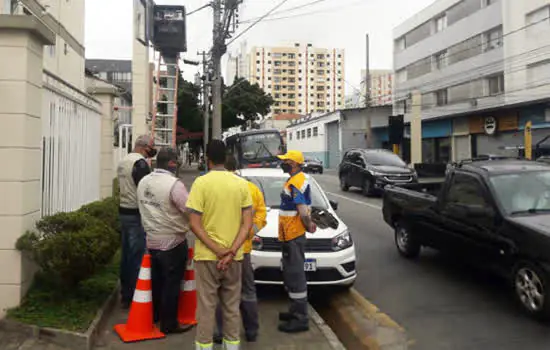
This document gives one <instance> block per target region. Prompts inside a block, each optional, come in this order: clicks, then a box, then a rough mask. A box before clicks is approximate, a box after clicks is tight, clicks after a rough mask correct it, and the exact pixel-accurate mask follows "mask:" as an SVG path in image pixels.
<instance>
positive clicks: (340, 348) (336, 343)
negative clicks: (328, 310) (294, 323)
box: [309, 305, 346, 350]
mask: <svg viewBox="0 0 550 350" xmlns="http://www.w3.org/2000/svg"><path fill="white" fill-rule="evenodd" d="M309 314H310V316H311V320H312V321H313V323H315V325H316V326H317V327H319V329H320V330H321V333H323V335H324V336H325V338H326V339H327V341H328V342H329V344H330V347H331V348H332V349H333V350H346V348H345V347H344V345H343V344H342V343H341V342H340V340H339V339H338V337H337V336H336V334H334V332H333V331H332V329H331V328H330V327H329V326H328V325H327V324H326V323H325V320H323V318H322V317H321V316H320V315H319V314H318V313H317V311H315V309H314V308H313V307H312V306H311V305H309Z"/></svg>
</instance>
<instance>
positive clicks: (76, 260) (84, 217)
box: [17, 211, 119, 288]
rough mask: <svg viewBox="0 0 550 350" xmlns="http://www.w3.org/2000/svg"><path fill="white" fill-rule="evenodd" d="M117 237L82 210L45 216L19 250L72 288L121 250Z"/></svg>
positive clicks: (50, 276) (58, 282)
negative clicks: (26, 253)
mask: <svg viewBox="0 0 550 350" xmlns="http://www.w3.org/2000/svg"><path fill="white" fill-rule="evenodd" d="M117 243H118V234H117V232H116V231H115V230H114V229H113V228H111V227H110V226H109V225H107V224H106V223H104V222H102V221H101V220H98V219H96V218H94V217H93V216H91V215H88V214H86V213H85V212H82V211H77V212H72V213H58V214H55V215H51V216H47V217H44V218H43V219H42V220H40V221H39V222H38V223H37V224H36V232H32V231H28V232H27V233H25V234H24V235H23V236H22V237H21V238H19V240H18V242H17V248H18V249H20V250H22V251H26V252H28V253H30V255H31V258H32V259H33V260H34V261H35V262H36V263H37V264H38V266H40V268H41V270H42V273H43V274H44V275H45V276H46V277H47V279H48V280H50V281H51V282H52V283H54V284H56V285H58V286H60V287H62V288H65V287H69V288H72V287H74V286H76V285H77V284H78V283H79V282H80V281H83V280H85V279H87V278H89V277H90V276H92V275H93V274H94V273H96V272H97V271H98V270H99V269H100V268H102V267H103V266H105V265H106V264H107V263H108V262H109V261H110V260H111V258H112V257H113V255H114V254H115V252H116V251H117V249H118V246H119V245H118V244H117Z"/></svg>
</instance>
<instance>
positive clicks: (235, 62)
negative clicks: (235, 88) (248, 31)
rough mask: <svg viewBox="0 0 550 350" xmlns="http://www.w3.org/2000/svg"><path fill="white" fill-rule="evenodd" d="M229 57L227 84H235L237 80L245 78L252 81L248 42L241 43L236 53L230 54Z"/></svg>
mask: <svg viewBox="0 0 550 350" xmlns="http://www.w3.org/2000/svg"><path fill="white" fill-rule="evenodd" d="M227 56H228V57H227V71H226V72H227V73H226V76H225V79H226V84H227V85H231V84H233V82H234V81H235V78H244V79H246V80H248V81H250V67H249V65H250V54H249V53H248V50H247V44H246V41H243V42H241V44H240V46H239V49H238V50H237V51H236V52H229V53H228V54H227Z"/></svg>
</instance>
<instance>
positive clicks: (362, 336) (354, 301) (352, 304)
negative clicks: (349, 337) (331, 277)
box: [331, 288, 410, 350]
mask: <svg viewBox="0 0 550 350" xmlns="http://www.w3.org/2000/svg"><path fill="white" fill-rule="evenodd" d="M331 304H332V305H331V306H332V308H333V309H334V310H336V312H337V314H338V318H339V320H341V321H342V322H343V323H344V324H345V325H346V327H347V328H348V329H350V330H351V332H352V333H353V335H354V337H355V338H356V339H357V340H358V341H359V342H360V343H361V345H362V346H363V348H365V349H369V350H407V349H408V348H409V344H410V342H409V340H408V337H407V334H406V332H405V330H404V329H403V327H401V326H400V325H399V324H397V322H395V321H394V320H392V319H391V318H390V317H389V316H388V315H386V314H384V313H382V312H381V311H380V310H379V309H378V307H376V305H374V304H372V303H370V302H369V301H368V300H366V299H365V298H364V297H363V296H362V295H361V294H360V293H359V292H357V290H355V289H354V288H352V289H350V291H349V292H348V293H343V294H341V295H339V296H337V297H335V299H334V300H333V301H332V302H331Z"/></svg>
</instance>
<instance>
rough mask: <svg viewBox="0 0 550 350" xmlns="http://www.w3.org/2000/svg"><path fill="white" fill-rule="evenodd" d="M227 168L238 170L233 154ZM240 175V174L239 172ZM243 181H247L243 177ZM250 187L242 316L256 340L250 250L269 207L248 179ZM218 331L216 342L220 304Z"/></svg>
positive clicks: (219, 336)
mask: <svg viewBox="0 0 550 350" xmlns="http://www.w3.org/2000/svg"><path fill="white" fill-rule="evenodd" d="M225 168H226V169H227V170H228V171H230V172H233V173H235V172H236V171H237V161H236V160H235V157H233V156H231V155H230V156H227V159H226V161H225ZM237 176H238V174H237ZM243 181H246V180H245V179H243ZM246 183H247V184H248V189H249V190H250V194H251V195H252V212H253V215H254V216H253V219H252V223H253V224H252V229H251V230H250V233H249V235H248V239H247V240H246V242H244V245H243V250H244V256H243V263H242V264H243V267H242V292H241V307H240V308H241V316H242V320H243V326H244V334H245V336H246V341H247V342H255V341H256V339H257V337H258V329H259V326H260V325H259V322H258V299H257V297H256V285H255V282H254V269H253V268H252V261H251V260H250V252H251V251H252V239H253V238H254V236H255V235H256V234H257V233H258V232H259V231H260V230H261V229H262V228H264V227H265V225H266V216H267V209H266V207H265V201H264V195H263V193H262V191H261V190H260V189H259V188H258V186H256V185H255V184H253V183H252V182H250V181H246ZM216 323H217V331H216V334H215V335H214V342H215V343H221V342H222V329H223V328H222V326H223V324H222V310H221V307H220V306H218V309H217V310H216Z"/></svg>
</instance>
